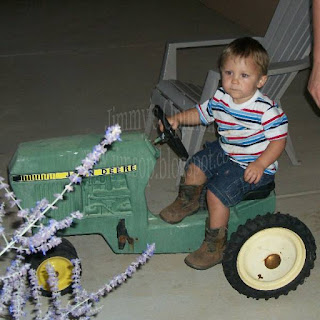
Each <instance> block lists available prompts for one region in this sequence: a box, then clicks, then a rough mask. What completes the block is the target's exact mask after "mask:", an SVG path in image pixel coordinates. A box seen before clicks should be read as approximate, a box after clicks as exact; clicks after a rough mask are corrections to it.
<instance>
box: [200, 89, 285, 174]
mask: <svg viewBox="0 0 320 320" xmlns="http://www.w3.org/2000/svg"><path fill="white" fill-rule="evenodd" d="M197 109H198V112H199V115H200V119H201V122H202V123H203V124H204V125H209V124H210V123H212V122H214V121H215V122H216V124H217V127H218V133H219V135H220V139H219V141H220V145H221V147H222V149H223V150H224V151H225V153H226V154H228V155H229V156H230V157H231V159H232V160H233V161H235V162H237V163H239V164H240V165H241V166H242V167H244V168H245V167H246V166H247V165H248V164H249V163H250V162H253V161H255V160H256V159H257V158H258V157H259V156H260V155H261V154H262V152H263V151H264V150H265V149H266V148H267V146H268V144H269V143H270V141H273V140H278V139H283V138H286V137H287V134H288V119H287V116H286V115H285V114H284V112H283V111H282V109H281V108H280V107H279V106H278V105H277V104H276V103H275V102H274V101H272V100H270V99H269V98H268V97H266V96H265V95H263V94H262V93H261V92H260V91H259V90H257V91H256V93H255V94H254V95H253V97H252V98H251V99H250V100H248V101H246V102H244V103H242V104H235V103H234V102H233V100H232V98H231V96H230V95H229V94H227V93H226V92H225V91H224V90H223V88H219V89H218V90H217V92H216V93H215V95H214V97H213V98H211V99H210V100H207V101H206V102H204V103H203V104H201V105H198V106H197ZM277 168H278V163H277V161H276V162H274V163H273V164H271V165H270V166H269V167H268V168H266V169H265V173H267V174H275V172H276V171H277Z"/></svg>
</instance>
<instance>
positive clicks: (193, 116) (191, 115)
mask: <svg viewBox="0 0 320 320" xmlns="http://www.w3.org/2000/svg"><path fill="white" fill-rule="evenodd" d="M167 119H168V121H169V123H170V124H171V126H172V129H173V130H176V129H177V128H178V127H179V125H189V126H194V125H198V124H200V123H201V121H200V116H199V113H198V110H197V108H192V109H189V110H186V111H183V112H180V113H177V114H175V115H173V116H171V117H167ZM159 128H160V131H163V125H162V123H161V121H159Z"/></svg>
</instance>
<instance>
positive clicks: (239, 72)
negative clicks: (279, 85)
mask: <svg viewBox="0 0 320 320" xmlns="http://www.w3.org/2000/svg"><path fill="white" fill-rule="evenodd" d="M221 76H222V87H223V89H224V90H225V91H226V92H227V93H228V94H229V95H230V96H231V97H232V99H233V102H234V103H237V104H240V103H244V102H246V101H248V100H249V99H250V98H252V96H253V95H254V94H255V92H256V90H257V89H260V88H261V87H262V86H263V85H264V84H265V82H266V81H267V76H261V72H260V69H259V67H258V66H257V64H256V63H255V62H254V60H253V59H252V58H251V57H248V58H240V57H232V56H230V57H229V58H227V59H226V61H225V63H224V65H223V66H222V67H221Z"/></svg>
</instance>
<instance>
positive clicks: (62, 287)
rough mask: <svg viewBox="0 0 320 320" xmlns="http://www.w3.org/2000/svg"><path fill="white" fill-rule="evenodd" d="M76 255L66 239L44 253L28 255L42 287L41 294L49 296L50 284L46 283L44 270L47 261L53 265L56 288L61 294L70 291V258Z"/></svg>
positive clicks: (71, 266) (46, 276)
mask: <svg viewBox="0 0 320 320" xmlns="http://www.w3.org/2000/svg"><path fill="white" fill-rule="evenodd" d="M77 258H78V255H77V252H76V250H75V248H74V247H73V245H72V244H71V243H70V242H69V241H68V240H66V239H64V238H63V239H62V243H61V244H59V245H58V246H57V247H55V248H52V249H51V250H49V251H48V252H47V253H46V255H43V254H41V253H38V254H36V255H32V256H30V263H31V268H33V269H35V270H36V275H37V278H38V282H39V285H40V286H41V287H42V294H43V295H44V296H50V295H51V291H50V286H49V284H48V283H47V280H48V274H47V271H46V265H47V263H51V265H52V266H53V268H54V270H55V272H56V275H57V279H58V289H59V291H60V292H61V294H62V295H64V294H66V293H68V292H71V290H72V287H71V284H72V270H73V264H72V262H71V260H72V259H77Z"/></svg>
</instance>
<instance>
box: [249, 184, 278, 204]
mask: <svg viewBox="0 0 320 320" xmlns="http://www.w3.org/2000/svg"><path fill="white" fill-rule="evenodd" d="M275 186H276V185H275V183H274V181H272V182H270V183H268V184H266V185H264V186H262V187H260V188H258V189H256V190H253V191H250V192H248V193H246V195H245V197H244V198H243V200H258V199H264V198H266V197H267V196H268V195H269V194H270V192H271V191H272V190H273V189H274V188H275Z"/></svg>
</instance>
